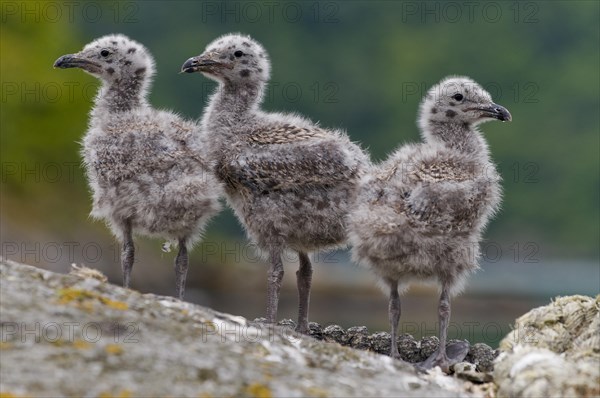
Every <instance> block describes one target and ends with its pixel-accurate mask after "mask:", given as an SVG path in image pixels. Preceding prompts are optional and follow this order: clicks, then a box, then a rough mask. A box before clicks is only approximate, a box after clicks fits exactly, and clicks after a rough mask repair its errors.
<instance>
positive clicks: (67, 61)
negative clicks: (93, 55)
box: [54, 54, 98, 69]
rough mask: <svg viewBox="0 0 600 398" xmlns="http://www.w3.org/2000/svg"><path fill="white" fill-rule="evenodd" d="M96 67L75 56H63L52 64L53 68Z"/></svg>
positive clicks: (92, 63)
mask: <svg viewBox="0 0 600 398" xmlns="http://www.w3.org/2000/svg"><path fill="white" fill-rule="evenodd" d="M97 66H98V65H97V64H95V63H94V62H91V61H88V60H86V59H84V58H80V57H79V56H78V55H77V54H67V55H63V56H62V57H60V58H59V59H57V60H56V61H55V62H54V67H55V68H61V69H66V68H83V69H86V67H97Z"/></svg>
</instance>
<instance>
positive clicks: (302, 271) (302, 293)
mask: <svg viewBox="0 0 600 398" xmlns="http://www.w3.org/2000/svg"><path fill="white" fill-rule="evenodd" d="M298 258H299V260H300V267H299V268H298V271H296V282H297V285H298V325H297V326H296V331H297V332H299V333H304V334H308V306H309V302H310V285H311V283H312V265H311V264H310V258H309V257H308V255H307V254H306V253H304V252H298Z"/></svg>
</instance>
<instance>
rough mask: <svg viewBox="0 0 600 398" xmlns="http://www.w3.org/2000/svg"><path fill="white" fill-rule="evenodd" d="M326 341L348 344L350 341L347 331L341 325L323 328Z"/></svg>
mask: <svg viewBox="0 0 600 398" xmlns="http://www.w3.org/2000/svg"><path fill="white" fill-rule="evenodd" d="M323 336H325V341H329V342H335V343H338V344H342V345H344V344H346V342H347V341H348V338H347V334H346V331H345V330H344V328H342V327H341V326H339V325H329V326H327V327H326V328H325V329H324V330H323Z"/></svg>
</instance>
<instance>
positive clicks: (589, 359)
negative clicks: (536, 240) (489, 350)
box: [494, 295, 600, 397]
mask: <svg viewBox="0 0 600 398" xmlns="http://www.w3.org/2000/svg"><path fill="white" fill-rule="evenodd" d="M599 331H600V295H598V296H596V298H593V297H587V296H579V295H576V296H566V297H557V298H556V299H554V300H553V301H552V303H550V304H549V305H546V306H543V307H539V308H535V309H533V310H531V311H529V312H528V313H526V314H524V315H523V316H521V317H519V318H518V319H517V320H516V321H515V329H514V330H513V331H512V332H510V333H509V334H508V335H507V336H506V337H505V338H504V339H503V340H502V341H501V342H500V351H501V353H500V355H499V356H498V358H497V359H496V364H495V369H494V378H495V382H496V384H497V385H498V396H519V397H543V396H546V397H548V396H556V397H596V396H600V333H599Z"/></svg>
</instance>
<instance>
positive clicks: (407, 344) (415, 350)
mask: <svg viewBox="0 0 600 398" xmlns="http://www.w3.org/2000/svg"><path fill="white" fill-rule="evenodd" d="M434 350H435V348H434ZM398 351H400V358H402V359H403V360H405V361H406V362H410V363H417V362H421V361H423V360H424V359H426V358H427V357H425V358H423V356H422V355H421V344H420V343H419V342H418V341H416V340H415V339H414V338H413V337H412V336H411V335H410V334H408V333H405V334H403V335H402V336H400V337H398ZM431 352H433V351H431Z"/></svg>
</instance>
